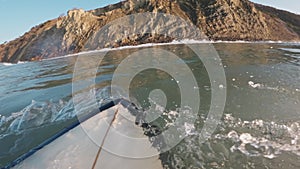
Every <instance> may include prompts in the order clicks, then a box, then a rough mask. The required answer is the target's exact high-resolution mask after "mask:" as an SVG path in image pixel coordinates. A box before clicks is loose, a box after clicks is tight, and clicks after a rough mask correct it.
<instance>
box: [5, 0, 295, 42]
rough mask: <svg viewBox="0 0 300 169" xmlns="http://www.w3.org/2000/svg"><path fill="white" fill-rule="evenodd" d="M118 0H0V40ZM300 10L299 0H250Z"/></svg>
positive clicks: (13, 37)
mask: <svg viewBox="0 0 300 169" xmlns="http://www.w3.org/2000/svg"><path fill="white" fill-rule="evenodd" d="M119 1H120V0H51V1H50V0H0V23H1V24H0V43H3V42H5V41H10V40H13V39H15V38H17V37H19V36H21V35H23V34H24V33H25V32H27V31H29V30H30V28H31V27H33V26H35V25H38V24H41V23H43V22H45V21H47V20H50V19H53V18H57V17H58V16H60V15H61V14H66V13H67V11H68V10H70V9H73V8H82V9H85V10H89V9H95V8H99V7H103V6H106V5H108V4H114V3H117V2H119ZM251 1H253V2H256V3H261V4H266V5H269V6H273V7H276V8H280V9H285V10H288V11H291V12H294V13H298V14H300V7H299V6H300V5H299V0H251Z"/></svg>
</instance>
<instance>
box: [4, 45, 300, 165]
mask: <svg viewBox="0 0 300 169" xmlns="http://www.w3.org/2000/svg"><path fill="white" fill-rule="evenodd" d="M194 45H199V46H201V44H194ZM213 45H214V47H215V49H216V50H217V52H218V53H219V56H220V58H221V60H222V63H223V67H224V70H225V74H226V80H227V85H226V86H220V87H222V88H223V87H226V90H227V99H226V106H225V110H224V113H223V117H222V119H221V121H220V122H218V123H219V124H218V128H217V129H216V131H215V132H214V134H213V135H212V137H211V138H210V139H208V140H207V141H205V142H204V143H202V141H200V136H199V134H200V132H201V128H202V127H203V125H204V123H205V119H206V115H207V112H208V110H209V107H210V105H211V83H210V79H209V76H208V73H207V71H206V69H205V67H204V65H203V63H202V62H201V61H200V60H199V59H198V57H197V56H196V54H195V53H194V52H192V51H191V50H190V49H189V48H188V47H187V46H186V45H179V44H177V45H164V46H155V47H144V48H155V49H163V50H166V51H170V52H172V53H174V54H175V55H177V56H179V57H180V58H182V60H183V61H184V62H181V61H179V60H178V61H175V62H168V63H165V64H166V66H171V67H177V68H178V72H176V73H177V74H178V75H179V76H185V74H184V73H182V72H181V71H180V70H181V69H180V68H181V67H182V66H183V65H188V66H189V68H190V69H191V71H192V72H193V74H194V76H195V79H196V81H197V83H198V86H195V90H199V93H200V100H201V104H200V110H199V112H198V115H197V117H195V119H196V120H195V123H194V124H190V125H189V127H188V129H189V130H188V131H187V130H186V131H187V133H186V134H187V137H186V138H185V139H184V140H182V141H181V142H180V143H179V144H178V145H177V146H175V147H174V148H172V149H171V150H170V151H168V152H164V153H162V154H161V156H160V158H161V161H162V164H163V165H164V166H165V167H166V168H189V169H190V168H207V169H208V168H224V169H225V168H226V169H227V168H234V169H240V168H258V169H260V168H262V169H263V168H286V169H287V168H291V169H292V168H295V169H296V168H300V162H299V161H300V140H298V139H299V138H300V45H299V44H284V43H281V44H275V43H216V44H213ZM144 48H128V49H122V50H114V51H110V52H108V54H107V55H106V56H105V58H104V59H103V61H102V62H101V64H100V66H99V68H98V70H97V74H96V78H95V84H96V85H95V86H92V87H95V88H96V91H91V89H90V88H87V89H83V90H82V91H81V92H79V93H76V95H77V96H78V97H79V98H82V100H84V93H85V92H95V95H96V97H97V100H98V101H99V102H101V100H103V99H104V100H105V99H108V98H109V97H110V95H109V91H108V90H109V86H110V84H111V80H112V78H113V76H116V74H115V73H114V72H115V70H116V68H117V67H118V65H119V64H120V63H121V62H122V61H123V60H124V59H125V58H126V57H127V56H128V55H130V54H132V53H134V52H137V51H139V50H141V49H144ZM87 55H88V54H87ZM143 57H144V56H141V61H142V60H143ZM76 59H77V56H70V57H64V58H60V59H53V60H44V61H41V62H30V63H22V64H16V65H8V64H0V103H1V104H0V115H1V116H0V168H1V167H3V166H5V165H6V164H8V163H9V162H11V161H13V160H14V159H16V158H17V157H18V156H20V155H22V154H23V153H25V152H27V151H28V150H30V149H31V148H33V147H35V146H36V145H38V144H40V143H41V142H43V141H44V140H46V139H47V138H49V137H51V136H52V135H54V134H55V133H56V132H58V131H59V130H60V129H61V128H63V127H65V126H68V125H69V124H70V123H71V122H72V121H73V120H74V119H75V118H76V112H75V111H74V106H73V102H72V99H71V98H72V78H73V71H74V65H75V63H76ZM136 63H137V64H136V65H133V66H136V67H138V66H139V64H138V63H139V61H136ZM82 71H84V70H82ZM117 76H125V77H126V76H127V75H126V73H123V74H119V75H118V74H117ZM90 78H91V77H89V76H86V77H82V80H86V79H90ZM179 84H180V83H179ZM179 84H178V83H177V82H176V80H174V79H173V78H172V76H170V74H168V73H167V72H164V71H161V70H155V69H147V70H144V71H141V72H139V73H138V74H137V75H136V76H135V77H134V79H133V80H132V81H131V83H130V96H131V97H132V98H135V100H136V101H137V102H138V103H139V104H140V106H142V107H149V105H150V103H149V101H148V96H149V93H151V91H152V90H154V89H161V90H162V91H164V92H165V93H166V98H167V100H168V102H167V103H166V104H167V108H168V110H169V111H171V110H176V109H178V105H179V104H180V102H181V99H180V90H179V88H178V85H179ZM120 90H122V89H120ZM120 96H122V94H120ZM158 104H159V103H158ZM80 107H81V108H82V110H80V111H81V112H84V111H87V110H88V109H89V101H88V100H85V102H82V105H81V106H80ZM77 113H78V112H77ZM158 123H159V122H158ZM160 125H162V126H163V125H165V124H163V123H160ZM183 127H184V126H183ZM183 129H186V126H185V128H183Z"/></svg>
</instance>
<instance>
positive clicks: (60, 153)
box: [13, 104, 163, 169]
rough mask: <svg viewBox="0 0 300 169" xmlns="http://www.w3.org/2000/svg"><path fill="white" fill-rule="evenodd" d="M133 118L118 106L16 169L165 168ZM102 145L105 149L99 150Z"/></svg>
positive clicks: (46, 147) (58, 140)
mask: <svg viewBox="0 0 300 169" xmlns="http://www.w3.org/2000/svg"><path fill="white" fill-rule="evenodd" d="M116 112H117V114H116V116H114V114H115V113H116ZM133 118H134V117H133V116H132V115H131V114H130V113H129V112H128V110H127V109H126V108H124V107H123V106H122V105H120V104H119V105H116V106H114V107H112V108H110V109H108V110H105V111H103V112H101V113H98V114H97V115H95V116H93V117H91V118H90V119H88V120H87V121H85V122H83V123H82V124H81V125H79V126H77V127H75V128H74V129H72V130H70V131H69V132H67V133H66V134H64V135H62V136H61V137H59V138H57V139H56V140H54V141H53V142H51V143H50V144H48V145H47V146H45V147H43V148H42V149H40V150H39V151H37V152H36V153H34V154H33V155H31V156H30V157H28V158H27V159H25V160H24V161H22V162H21V163H20V164H18V165H16V166H14V167H13V168H17V169H29V168H30V169H41V168H43V169H92V168H95V169H117V168H122V169H140V168H143V169H162V168H163V167H162V164H161V161H160V160H159V155H158V154H159V153H158V151H157V150H156V149H155V148H153V147H152V146H151V143H150V141H149V140H148V137H146V136H145V135H144V134H143V130H142V128H140V127H138V126H136V125H135V124H134V121H131V120H132V119H133ZM113 119H114V120H113ZM112 120H113V123H112V125H111V126H109V125H110V122H111V121H112ZM108 129H109V130H108ZM106 132H107V134H106ZM126 136H127V138H129V139H126ZM104 138H105V139H104ZM124 138H125V139H124ZM137 138H138V139H137ZM103 139H104V140H105V141H104V142H102V141H103ZM134 139H135V140H134ZM136 140H138V141H136ZM101 143H103V147H102V149H101V151H99V148H100V145H101ZM151 154H153V155H152V156H149V155H151Z"/></svg>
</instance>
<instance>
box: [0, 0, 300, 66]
mask: <svg viewBox="0 0 300 169" xmlns="http://www.w3.org/2000/svg"><path fill="white" fill-rule="evenodd" d="M143 12H152V13H166V14H171V15H175V16H179V17H181V18H183V19H184V20H186V21H188V22H190V23H191V24H193V25H195V26H196V27H198V28H199V29H200V30H201V31H202V32H203V33H204V34H205V35H206V36H207V37H208V38H209V39H210V40H230V41H234V40H247V41H261V40H273V41H278V40H280V41H299V40H300V25H299V23H300V22H299V20H300V16H299V15H295V14H291V13H289V12H285V11H281V10H277V9H274V8H271V7H265V6H262V5H258V4H254V3H252V2H250V1H248V0H127V1H123V2H120V3H118V4H114V5H109V6H107V7H104V8H99V9H95V10H91V11H84V10H81V9H74V10H70V11H68V13H67V15H66V16H61V17H59V18H57V19H54V20H50V21H47V22H45V23H43V24H41V25H38V26H36V27H34V28H32V29H31V30H30V31H29V32H27V33H25V34H24V35H23V36H21V37H20V38H18V39H16V40H13V41H11V42H8V43H6V44H2V45H0V61H2V62H17V61H30V60H40V59H43V58H51V57H56V56H62V55H66V54H72V53H77V52H80V51H85V50H92V49H100V48H103V47H118V46H124V45H138V44H143V43H149V42H169V41H172V40H174V38H172V37H169V36H161V35H156V34H149V33H147V34H143V33H140V34H136V35H133V36H128V37H126V36H125V37H120V36H121V35H124V34H120V35H116V34H118V32H117V31H116V29H113V27H112V28H108V29H107V31H108V32H107V39H110V40H109V41H105V40H106V39H102V40H101V41H100V40H99V39H97V37H98V36H97V32H99V30H100V29H101V28H103V26H105V25H107V24H108V23H110V22H111V21H114V20H115V19H118V18H121V17H123V16H127V15H130V14H136V13H143ZM149 24H152V28H153V23H150V22H149ZM145 26H149V25H145ZM137 29H141V31H140V32H143V31H142V29H143V28H137ZM117 36H119V37H118V38H119V39H118V40H113V39H115V37H117ZM181 38H189V37H186V36H185V34H183V36H181ZM87 44H89V45H87Z"/></svg>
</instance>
